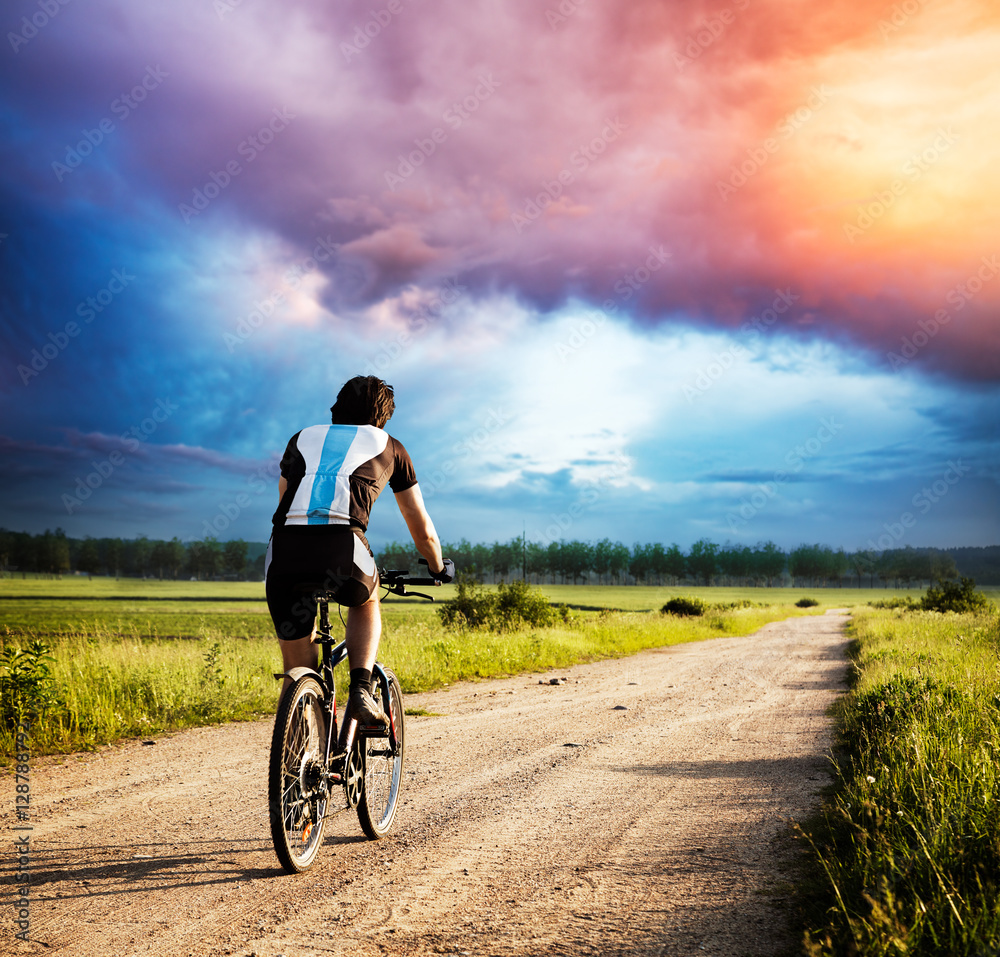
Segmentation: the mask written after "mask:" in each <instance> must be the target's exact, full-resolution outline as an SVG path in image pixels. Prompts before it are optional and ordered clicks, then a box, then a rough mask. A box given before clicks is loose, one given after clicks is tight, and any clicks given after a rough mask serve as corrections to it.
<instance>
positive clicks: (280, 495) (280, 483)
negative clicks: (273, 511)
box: [278, 475, 288, 502]
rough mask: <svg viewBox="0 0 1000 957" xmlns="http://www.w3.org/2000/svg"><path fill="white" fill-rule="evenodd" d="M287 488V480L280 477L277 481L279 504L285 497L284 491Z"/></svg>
mask: <svg viewBox="0 0 1000 957" xmlns="http://www.w3.org/2000/svg"><path fill="white" fill-rule="evenodd" d="M287 488H288V479H286V478H285V476H284V475H282V476H281V477H280V478H279V479H278V501H279V502H280V501H281V500H282V499H283V498H284V497H285V490H286V489H287Z"/></svg>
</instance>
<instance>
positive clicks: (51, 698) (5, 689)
mask: <svg viewBox="0 0 1000 957" xmlns="http://www.w3.org/2000/svg"><path fill="white" fill-rule="evenodd" d="M50 651H51V649H50V648H49V646H48V645H47V644H45V642H44V641H38V640H36V641H33V642H31V643H30V644H29V645H28V646H27V647H26V648H20V647H18V646H17V645H12V646H9V647H7V648H4V649H3V651H2V652H0V724H2V726H3V727H5V728H13V727H15V726H16V725H17V724H18V723H20V722H21V721H23V720H25V719H29V720H30V719H32V718H35V717H38V716H39V715H42V714H44V713H45V712H46V711H48V710H49V708H51V707H53V706H55V705H58V704H59V703H60V702H59V696H58V694H57V692H56V689H55V687H54V683H53V680H52V671H51V669H50V668H49V662H50V661H55V658H53V657H52V655H50V654H49V652H50Z"/></svg>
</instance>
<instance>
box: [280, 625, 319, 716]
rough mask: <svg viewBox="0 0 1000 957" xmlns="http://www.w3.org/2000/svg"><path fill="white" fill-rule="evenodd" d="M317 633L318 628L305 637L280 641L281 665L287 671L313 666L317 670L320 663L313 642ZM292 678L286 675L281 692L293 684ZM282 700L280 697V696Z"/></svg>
mask: <svg viewBox="0 0 1000 957" xmlns="http://www.w3.org/2000/svg"><path fill="white" fill-rule="evenodd" d="M315 635H316V630H315V629H313V633H312V634H311V635H306V637H305V638H296V639H295V640H294V641H280V640H279V642H278V644H279V645H281V667H282V670H283V671H285V672H288V671H291V670H292V668H312V669H313V670H314V671H315V670H316V666H317V664H318V663H319V662H318V660H317V656H316V646H315V645H314V644H313V638H314V636H315ZM291 683H292V682H291V679H290V678H289V677H288V676H287V674H286V675H285V680H284V681H283V682H282V684H281V693H282V694H284V693H285V689H286V688H288V687H289V686H290V685H291ZM279 700H280V698H279Z"/></svg>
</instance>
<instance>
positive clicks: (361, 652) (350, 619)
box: [346, 595, 382, 671]
mask: <svg viewBox="0 0 1000 957" xmlns="http://www.w3.org/2000/svg"><path fill="white" fill-rule="evenodd" d="M381 637H382V609H381V608H380V606H379V603H378V595H372V597H371V598H369V599H368V601H366V602H365V603H364V604H363V605H356V606H355V607H354V608H348V609H347V634H346V639H347V659H348V661H349V662H350V663H351V671H353V670H354V669H355V668H367V669H368V670H369V671H371V670H372V665H373V664H375V656H376V655H377V654H378V642H379V639H380V638H381Z"/></svg>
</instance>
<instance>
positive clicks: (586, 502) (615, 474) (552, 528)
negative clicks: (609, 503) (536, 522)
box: [532, 452, 630, 547]
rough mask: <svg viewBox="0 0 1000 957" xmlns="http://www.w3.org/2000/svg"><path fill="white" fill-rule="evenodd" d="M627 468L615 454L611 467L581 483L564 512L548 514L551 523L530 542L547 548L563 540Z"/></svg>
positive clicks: (624, 462) (619, 456) (624, 461)
mask: <svg viewBox="0 0 1000 957" xmlns="http://www.w3.org/2000/svg"><path fill="white" fill-rule="evenodd" d="M629 468H630V463H629V460H628V459H627V458H625V456H623V455H622V454H621V453H620V452H616V453H615V455H614V461H613V464H612V465H611V467H610V468H609V469H607V470H606V471H605V472H603V473H602V474H601V475H599V476H598V477H597V478H596V479H591V480H588V481H586V482H584V483H582V485H581V487H580V494H579V495H578V496H577V497H576V499H575V501H573V502H570V504H569V505H568V506H567V507H566V510H565V511H562V512H552V513H550V515H549V518H551V519H552V521H551V522H550V523H549V524H548V525H547V526H546V527H545V531H544V533H543V532H538V531H535V532H534V534H533V535H532V541H540V542H541V544H542V545H544V546H546V547H548V546H549V545H551V544H552V543H553V542H556V541H559V539H561V538H563V537H564V536H565V534H566V532H568V531H569V530H570V529H571V528H572V527H573V525H574V524H575V523H576V521H577V519H578V518H579V517H580V516H581V515H583V514H584V513H585V512H586V511H587V510H588V509H590V508H593V506H594V505H595V504H597V502H599V501H600V499H601V495H602V494H603V493H604V492H606V491H607V490H608V488H609V487H610V486H611V485H613V484H614V483H615V482H616V481H618V480H619V479H621V478H622V477H624V476H625V475H627V474H628V471H629Z"/></svg>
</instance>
